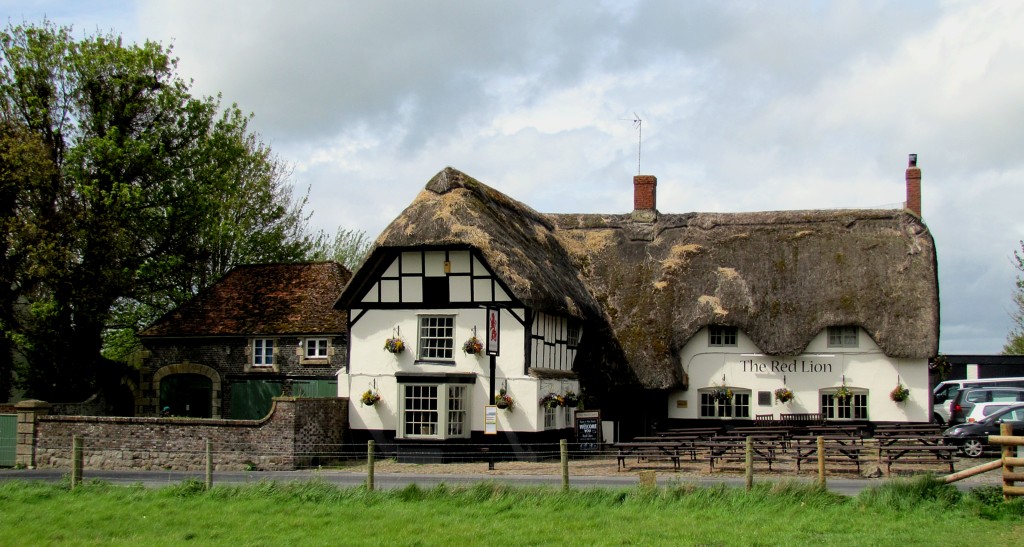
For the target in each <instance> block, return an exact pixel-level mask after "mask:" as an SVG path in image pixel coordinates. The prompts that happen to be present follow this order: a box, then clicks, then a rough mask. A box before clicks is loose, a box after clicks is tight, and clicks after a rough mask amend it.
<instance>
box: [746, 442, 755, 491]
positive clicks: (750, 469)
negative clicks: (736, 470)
mask: <svg viewBox="0 0 1024 547" xmlns="http://www.w3.org/2000/svg"><path fill="white" fill-rule="evenodd" d="M746 453H747V454H746V455H747V462H746V468H747V469H746V487H747V490H750V489H751V488H753V487H754V438H753V437H751V436H750V435H747V447H746Z"/></svg>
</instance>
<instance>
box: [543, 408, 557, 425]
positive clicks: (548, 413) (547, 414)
mask: <svg viewBox="0 0 1024 547" xmlns="http://www.w3.org/2000/svg"><path fill="white" fill-rule="evenodd" d="M542 408H543V409H544V429H554V428H556V427H558V415H557V414H556V412H557V411H558V409H557V408H551V407H549V406H548V405H544V406H543V407H542Z"/></svg>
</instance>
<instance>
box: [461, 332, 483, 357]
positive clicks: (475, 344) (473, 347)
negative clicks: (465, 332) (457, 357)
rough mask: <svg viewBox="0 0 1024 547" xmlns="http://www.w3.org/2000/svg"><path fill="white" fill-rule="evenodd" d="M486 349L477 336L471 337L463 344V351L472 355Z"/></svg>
mask: <svg viewBox="0 0 1024 547" xmlns="http://www.w3.org/2000/svg"><path fill="white" fill-rule="evenodd" d="M483 350H484V345H483V344H481V343H480V339H479V338H477V337H476V336H471V337H469V340H466V343H465V344H462V351H464V352H466V353H468V354H470V355H480V352H481V351H483Z"/></svg>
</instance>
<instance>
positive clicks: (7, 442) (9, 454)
mask: <svg viewBox="0 0 1024 547" xmlns="http://www.w3.org/2000/svg"><path fill="white" fill-rule="evenodd" d="M17 448H18V415H17V414H0V467H14V464H15V462H17V461H18V460H17V458H16V454H17Z"/></svg>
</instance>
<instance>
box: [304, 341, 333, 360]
mask: <svg viewBox="0 0 1024 547" xmlns="http://www.w3.org/2000/svg"><path fill="white" fill-rule="evenodd" d="M304 345H305V347H306V351H305V357H306V359H326V358H327V339H326V338H306V340H305V344H304Z"/></svg>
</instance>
